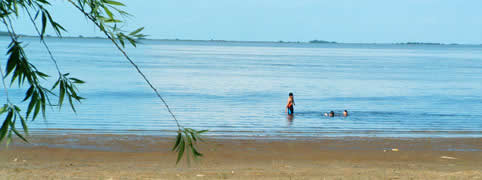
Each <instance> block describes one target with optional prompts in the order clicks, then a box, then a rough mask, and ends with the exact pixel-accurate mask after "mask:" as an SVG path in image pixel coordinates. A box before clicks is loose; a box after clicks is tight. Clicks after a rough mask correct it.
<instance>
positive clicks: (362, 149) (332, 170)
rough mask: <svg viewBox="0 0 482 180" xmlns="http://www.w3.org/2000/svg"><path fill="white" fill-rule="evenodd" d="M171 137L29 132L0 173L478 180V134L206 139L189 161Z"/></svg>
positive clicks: (1, 156)
mask: <svg viewBox="0 0 482 180" xmlns="http://www.w3.org/2000/svg"><path fill="white" fill-rule="evenodd" d="M173 140H174V139H171V138H162V137H152V136H120V135H66V136H60V135H57V136H46V135H43V136H33V137H31V143H32V144H28V145H26V144H22V143H19V141H18V140H16V144H13V145H11V146H10V147H9V148H8V149H6V148H5V147H4V146H2V147H1V148H0V179H200V180H201V179H482V140H481V139H480V138H461V139H453V138H450V139H449V138H445V139H444V138H442V139H384V138H338V139H311V140H310V139H308V138H303V139H298V140H293V139H291V140H280V139H278V140H269V139H259V140H258V139H251V140H246V139H245V140H243V139H239V138H238V139H207V141H206V142H205V143H203V144H201V145H200V149H201V151H202V152H203V153H204V154H205V157H203V158H202V159H201V160H200V161H198V162H194V163H192V164H191V165H190V166H188V165H187V164H186V163H181V164H180V165H177V166H176V164H175V157H176V154H175V153H173V152H171V151H170V147H171V146H172V144H173ZM392 149H398V151H392Z"/></svg>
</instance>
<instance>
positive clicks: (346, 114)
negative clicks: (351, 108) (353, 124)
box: [343, 109, 348, 117]
mask: <svg viewBox="0 0 482 180" xmlns="http://www.w3.org/2000/svg"><path fill="white" fill-rule="evenodd" d="M343 116H345V117H347V116H348V111H347V110H346V109H345V110H344V111H343Z"/></svg>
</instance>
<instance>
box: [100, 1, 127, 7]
mask: <svg viewBox="0 0 482 180" xmlns="http://www.w3.org/2000/svg"><path fill="white" fill-rule="evenodd" d="M104 2H105V3H107V4H110V5H114V6H125V5H124V4H122V3H121V2H117V1H112V0H104Z"/></svg>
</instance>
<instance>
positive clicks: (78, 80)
mask: <svg viewBox="0 0 482 180" xmlns="http://www.w3.org/2000/svg"><path fill="white" fill-rule="evenodd" d="M69 79H70V80H72V81H74V83H76V84H84V83H85V81H82V80H80V79H77V78H69Z"/></svg>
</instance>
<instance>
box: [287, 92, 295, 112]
mask: <svg viewBox="0 0 482 180" xmlns="http://www.w3.org/2000/svg"><path fill="white" fill-rule="evenodd" d="M294 105H295V99H294V97H293V93H291V92H290V94H289V97H288V104H286V111H287V112H288V115H293V113H294V108H293V106H294Z"/></svg>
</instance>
